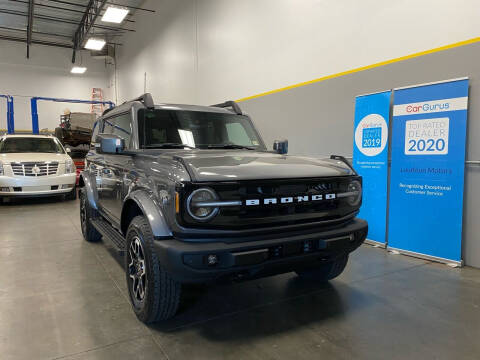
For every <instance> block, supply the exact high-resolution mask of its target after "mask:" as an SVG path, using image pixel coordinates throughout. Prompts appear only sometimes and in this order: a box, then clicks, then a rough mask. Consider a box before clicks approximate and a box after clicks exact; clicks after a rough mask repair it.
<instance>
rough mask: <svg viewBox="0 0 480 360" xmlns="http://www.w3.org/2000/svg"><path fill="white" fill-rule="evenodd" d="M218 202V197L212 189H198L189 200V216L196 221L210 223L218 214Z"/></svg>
mask: <svg viewBox="0 0 480 360" xmlns="http://www.w3.org/2000/svg"><path fill="white" fill-rule="evenodd" d="M216 201H218V196H217V194H216V193H215V191H213V190H212V189H209V188H201V189H197V190H195V191H193V192H192V193H191V194H190V196H189V197H188V198H187V211H188V214H189V215H190V216H191V217H192V218H194V219H195V220H198V221H208V220H210V219H212V218H213V217H214V216H215V215H217V213H218V206H215V202H216Z"/></svg>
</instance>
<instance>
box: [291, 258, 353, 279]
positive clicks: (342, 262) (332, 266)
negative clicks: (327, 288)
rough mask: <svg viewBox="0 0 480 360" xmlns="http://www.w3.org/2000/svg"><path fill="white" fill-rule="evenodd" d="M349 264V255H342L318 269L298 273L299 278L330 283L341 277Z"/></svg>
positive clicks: (313, 268)
mask: <svg viewBox="0 0 480 360" xmlns="http://www.w3.org/2000/svg"><path fill="white" fill-rule="evenodd" d="M347 263H348V254H345V255H342V256H341V257H339V258H338V259H336V260H335V261H331V262H328V263H325V264H321V265H319V266H316V267H312V268H308V269H302V270H299V271H297V272H296V273H297V274H298V276H300V277H302V278H306V279H310V280H316V281H328V280H332V279H335V278H336V277H337V276H339V275H340V274H341V273H342V272H343V270H345V267H346V266H347Z"/></svg>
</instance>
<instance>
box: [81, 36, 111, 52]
mask: <svg viewBox="0 0 480 360" xmlns="http://www.w3.org/2000/svg"><path fill="white" fill-rule="evenodd" d="M105 43H106V41H105V40H104V39H95V38H90V39H88V40H87V43H86V44H85V49H88V50H102V49H103V47H104V46H105Z"/></svg>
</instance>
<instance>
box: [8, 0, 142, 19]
mask: <svg viewBox="0 0 480 360" xmlns="http://www.w3.org/2000/svg"><path fill="white" fill-rule="evenodd" d="M9 1H12V2H17V3H21V4H28V2H29V0H9ZM72 5H77V4H72ZM35 6H36V7H42V8H46V9H55V10H60V11H68V12H72V13H76V14H83V13H84V11H83V10H75V9H71V8H66V7H61V6H55V5H46V4H35ZM80 6H82V5H80ZM82 7H83V6H82ZM123 21H126V22H131V23H134V22H135V20H130V19H125V20H123Z"/></svg>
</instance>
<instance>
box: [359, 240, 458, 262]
mask: <svg viewBox="0 0 480 360" xmlns="http://www.w3.org/2000/svg"><path fill="white" fill-rule="evenodd" d="M365 242H367V241H365ZM387 251H395V252H398V253H400V254H401V255H406V256H411V257H414V258H417V259H423V260H430V261H434V262H438V263H441V264H446V265H449V266H452V267H463V266H464V262H463V260H460V261H455V260H450V259H444V258H439V257H436V256H431V255H426V254H420V253H416V252H413V251H408V250H402V249H397V248H393V247H390V246H387Z"/></svg>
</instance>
